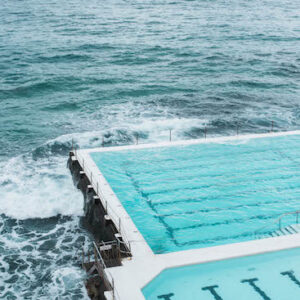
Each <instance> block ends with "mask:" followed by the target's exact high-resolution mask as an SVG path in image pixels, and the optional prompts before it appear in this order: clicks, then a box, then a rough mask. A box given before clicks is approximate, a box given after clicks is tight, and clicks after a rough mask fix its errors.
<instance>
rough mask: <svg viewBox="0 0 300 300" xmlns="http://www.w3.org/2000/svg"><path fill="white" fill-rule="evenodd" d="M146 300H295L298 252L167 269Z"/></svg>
mask: <svg viewBox="0 0 300 300" xmlns="http://www.w3.org/2000/svg"><path fill="white" fill-rule="evenodd" d="M143 294H144V296H145V298H146V299H147V300H154V299H155V300H157V299H162V300H182V299H184V300H195V299H199V300H299V299H300V249H298V248H297V249H293V250H285V251H279V252H274V253H269V254H263V255H255V256H249V257H242V258H237V259H230V260H225V261H221V262H214V263H206V264H199V265H193V266H185V267H181V268H174V269H167V270H165V271H163V272H162V273H161V274H159V275H158V276H157V277H156V278H155V279H154V280H153V281H151V282H150V283H149V284H148V285H147V286H146V287H145V288H144V289H143Z"/></svg>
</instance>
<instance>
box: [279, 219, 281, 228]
mask: <svg viewBox="0 0 300 300" xmlns="http://www.w3.org/2000/svg"><path fill="white" fill-rule="evenodd" d="M279 230H281V219H279Z"/></svg>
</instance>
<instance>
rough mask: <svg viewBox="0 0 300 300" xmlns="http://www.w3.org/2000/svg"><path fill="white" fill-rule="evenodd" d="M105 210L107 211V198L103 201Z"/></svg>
mask: <svg viewBox="0 0 300 300" xmlns="http://www.w3.org/2000/svg"><path fill="white" fill-rule="evenodd" d="M105 211H106V213H107V200H106V201H105Z"/></svg>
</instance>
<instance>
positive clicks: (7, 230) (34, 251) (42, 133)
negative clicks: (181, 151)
mask: <svg viewBox="0 0 300 300" xmlns="http://www.w3.org/2000/svg"><path fill="white" fill-rule="evenodd" d="M299 11H300V3H299V1H291V0H278V1H270V0H269V1H257V0H254V1H244V0H242V1H241V0H239V1H237V0H234V1H230V2H228V1H221V0H212V1H198V0H195V1H174V0H173V1H169V0H166V1H161V0H160V1H159V0H158V1H149V0H143V1H133V0H132V1H131V0H130V1H121V0H112V1H95V0H91V1H85V2H82V1H78V0H70V1H57V0H50V1H47V2H44V1H38V0H27V1H17V0H2V1H1V8H0V70H1V72H0V104H1V109H0V150H1V151H0V214H1V220H0V233H1V235H0V253H1V259H0V272H1V273H0V283H1V284H0V294H1V295H4V296H3V297H4V298H6V299H16V298H17V297H19V298H20V299H32V298H33V299H43V297H44V299H77V298H82V297H84V296H83V295H84V290H83V285H82V281H81V279H82V276H83V275H82V273H81V272H80V269H79V268H78V267H77V265H76V259H74V256H76V250H77V248H78V247H79V246H78V245H81V244H82V243H83V240H85V241H87V240H88V237H87V235H86V232H85V230H84V229H83V228H82V226H81V225H80V217H81V216H82V197H81V195H80V194H79V193H78V192H77V191H76V190H75V189H74V188H73V185H72V182H71V179H70V176H69V174H68V171H67V169H66V167H65V163H66V154H67V153H68V150H69V149H70V147H71V141H72V139H74V141H75V142H76V144H78V145H79V146H81V147H94V146H99V145H100V144H101V143H102V140H103V141H104V143H105V144H106V145H115V144H128V143H129V144H130V143H133V142H134V140H135V136H136V135H137V134H138V135H139V140H140V141H141V142H150V141H151V142H153V141H162V140H166V139H168V135H169V129H172V135H173V138H174V139H189V138H196V137H201V136H203V134H204V127H205V126H206V127H207V134H208V135H228V134H233V133H234V132H235V131H236V126H237V124H238V126H239V127H240V129H239V130H240V132H244V133H247V132H266V131H268V130H270V128H271V122H272V121H274V127H275V130H291V129H299V125H300V124H299V123H300V121H299V114H300V93H299V91H300V15H299Z"/></svg>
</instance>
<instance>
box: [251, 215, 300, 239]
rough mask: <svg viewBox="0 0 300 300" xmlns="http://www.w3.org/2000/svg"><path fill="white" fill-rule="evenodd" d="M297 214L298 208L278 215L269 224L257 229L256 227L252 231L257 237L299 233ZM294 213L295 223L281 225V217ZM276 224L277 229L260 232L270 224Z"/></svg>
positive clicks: (299, 225) (299, 226)
mask: <svg viewBox="0 0 300 300" xmlns="http://www.w3.org/2000/svg"><path fill="white" fill-rule="evenodd" d="M299 214H300V210H296V211H292V212H287V213H284V214H282V215H280V216H279V217H278V218H277V219H276V220H275V221H273V222H272V223H271V224H267V225H265V226H263V227H261V228H259V229H257V230H256V231H255V232H254V233H255V235H256V236H257V237H258V238H269V237H276V236H284V235H290V234H297V233H300V224H298V223H299ZM291 215H295V223H294V224H292V225H291V224H290V225H287V226H284V227H283V226H282V219H283V218H284V217H286V216H291ZM274 224H278V229H277V230H271V231H268V232H262V231H264V230H266V229H267V227H269V226H270V225H274Z"/></svg>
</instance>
